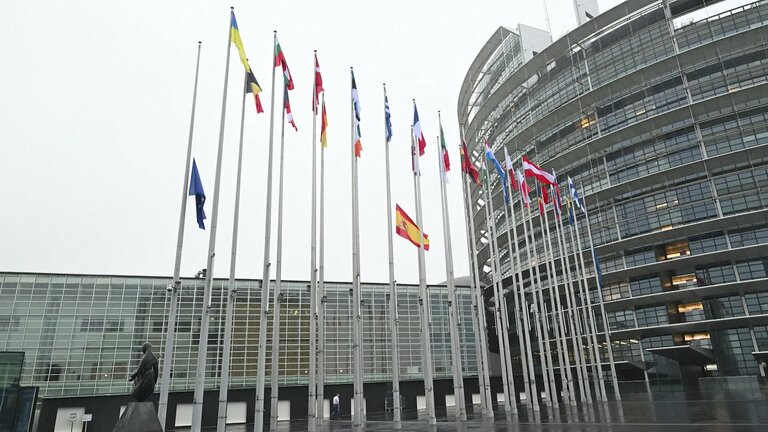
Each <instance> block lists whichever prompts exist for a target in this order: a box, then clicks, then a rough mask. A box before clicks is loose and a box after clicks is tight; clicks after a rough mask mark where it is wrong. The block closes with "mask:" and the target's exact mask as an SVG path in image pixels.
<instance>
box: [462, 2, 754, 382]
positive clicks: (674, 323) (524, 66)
mask: <svg viewBox="0 0 768 432" xmlns="http://www.w3.org/2000/svg"><path fill="white" fill-rule="evenodd" d="M580 18H581V17H580ZM528 33H530V32H526V29H524V28H522V27H521V28H518V29H509V28H506V27H500V28H499V29H498V30H497V31H496V32H494V33H493V35H492V37H491V38H490V39H489V40H488V42H487V43H486V44H485V45H484V46H483V47H482V48H481V50H480V52H479V54H478V55H477V57H476V58H475V59H474V61H473V62H472V64H471V66H470V68H469V71H468V72H467V74H466V77H465V79H464V82H463V84H462V87H461V91H460V95H459V100H458V120H459V123H460V124H461V125H462V127H463V128H464V131H465V137H466V142H467V144H468V146H469V150H470V153H471V156H472V158H473V159H474V160H475V162H476V163H477V164H478V165H479V164H481V163H483V160H484V159H483V142H484V139H487V140H488V141H489V142H490V144H491V147H492V149H493V151H494V153H495V154H496V157H497V158H498V159H499V160H502V161H503V159H504V149H503V147H506V148H507V150H508V152H509V153H510V155H511V156H512V159H513V160H514V161H515V166H516V168H519V166H520V163H519V161H520V158H521V156H522V155H526V156H527V157H528V158H529V159H530V160H532V161H534V162H535V163H536V164H538V165H539V166H541V167H543V168H545V169H548V170H555V171H556V173H557V174H558V178H559V182H560V185H561V189H562V190H563V191H564V193H566V192H567V190H568V189H567V185H566V176H570V177H571V178H573V180H574V182H575V184H576V186H577V187H578V188H579V190H580V193H581V195H582V197H583V199H584V201H585V202H586V204H587V206H588V207H589V222H590V225H591V233H592V238H593V239H594V244H595V250H596V253H597V255H598V256H599V263H600V264H601V266H602V282H603V283H602V292H601V293H600V292H598V289H597V286H596V282H595V278H594V274H595V271H594V265H593V264H592V261H593V260H592V259H591V254H590V253H589V242H588V241H587V229H586V228H587V226H586V224H585V223H583V222H582V224H581V226H580V230H581V239H582V243H581V245H580V249H581V250H582V251H585V252H586V253H585V254H584V256H585V259H586V260H587V263H586V264H587V272H588V273H589V274H590V276H593V277H591V278H590V280H589V285H590V299H591V301H592V303H593V305H594V306H593V307H594V310H595V318H596V319H595V321H596V324H597V327H598V332H599V334H598V339H599V341H600V352H601V356H602V359H601V362H602V366H603V368H604V369H605V370H606V371H607V370H608V369H607V362H608V355H607V351H608V350H607V349H606V348H607V344H606V343H605V341H606V338H605V336H606V334H605V323H604V322H603V319H602V313H601V310H600V307H599V303H600V301H604V307H605V311H606V316H607V321H608V323H607V324H608V328H609V329H610V334H609V335H610V339H611V342H612V347H613V354H614V355H615V360H616V365H617V366H616V368H617V375H618V379H619V381H620V382H621V384H622V387H623V388H625V389H631V388H633V387H638V388H640V389H644V388H645V386H646V383H647V386H648V387H650V388H651V389H655V390H659V389H663V388H697V387H698V388H702V387H706V386H708V385H710V384H711V383H713V382H718V383H722V382H723V381H726V382H728V383H730V384H733V383H736V382H739V383H741V384H744V385H757V383H758V382H759V381H761V378H760V377H762V380H764V377H765V368H764V364H761V363H760V362H759V361H758V358H760V357H761V352H764V351H768V327H767V326H766V325H767V324H768V122H767V120H768V45H767V44H766V41H768V2H766V1H757V2H732V1H723V2H704V1H701V0H664V1H658V0H629V1H626V2H624V3H621V4H619V5H617V6H615V7H614V8H612V9H610V10H608V11H606V12H604V13H602V14H600V15H597V16H594V17H593V18H591V19H588V20H584V22H583V24H581V25H580V26H578V27H577V28H575V29H573V30H572V31H570V32H568V33H566V34H565V35H563V36H562V37H560V38H558V39H557V40H556V41H554V42H551V43H547V44H546V46H541V44H540V43H533V44H532V43H531V39H530V38H529V37H526V36H527V34H528ZM491 189H492V196H493V205H494V206H495V214H494V215H493V218H492V219H491V222H492V223H493V224H494V225H495V227H496V229H497V231H498V233H497V241H498V243H499V247H500V249H501V253H500V256H501V269H502V273H503V277H504V282H503V283H504V287H505V289H507V290H511V289H512V288H513V286H517V285H516V284H513V279H514V274H515V269H514V266H513V264H514V260H513V259H512V258H514V257H515V253H514V248H511V247H510V245H509V243H508V241H507V236H506V232H507V229H508V227H507V224H506V222H505V218H504V215H503V208H504V204H503V199H502V186H501V183H500V182H499V178H498V177H497V176H496V175H495V174H494V175H492V177H491ZM470 202H471V206H470V207H471V210H472V212H473V214H474V220H475V226H474V227H473V229H474V231H475V233H476V235H477V245H476V246H477V248H478V260H479V264H480V268H481V269H483V271H481V273H482V274H481V278H482V280H483V281H484V282H483V283H485V284H490V282H491V274H490V269H491V264H492V263H491V262H490V244H491V243H490V242H489V234H488V230H487V228H486V216H485V206H486V205H487V204H488V203H487V202H486V200H485V199H483V197H482V195H481V190H480V189H479V188H474V187H473V188H471V198H470ZM515 206H516V207H515V210H514V211H515V212H516V216H517V217H516V220H517V225H516V226H515V228H516V229H517V230H518V231H519V233H520V235H521V236H522V235H523V228H522V221H523V220H524V215H523V213H521V208H520V207H521V206H520V204H519V203H517V202H516V203H515ZM531 210H532V212H533V218H534V219H535V220H534V222H533V225H534V226H535V235H536V239H538V240H537V241H538V243H537V248H538V249H537V250H538V251H539V255H538V256H541V255H540V254H541V251H542V247H543V245H542V243H541V239H542V235H541V227H542V224H541V223H540V222H539V217H538V213H539V211H538V209H536V206H535V205H534V206H532V209H531ZM550 217H551V213H550ZM582 218H583V217H582ZM582 221H583V219H582ZM549 223H550V225H551V229H552V231H553V232H555V224H554V222H553V219H550V221H549ZM519 246H520V251H521V256H520V260H521V262H526V260H525V259H524V258H525V257H524V256H523V255H522V251H523V250H524V249H523V247H524V244H523V243H522V240H520V244H519ZM554 250H555V256H559V254H560V252H559V248H558V246H557V244H555V245H554ZM535 265H539V266H540V267H541V271H542V274H543V275H544V276H546V273H547V272H546V268H545V266H544V263H542V262H538V263H536V264H535ZM556 268H557V267H556ZM522 277H523V279H524V280H523V283H524V284H526V286H529V284H530V282H531V281H530V279H531V278H530V275H529V273H528V271H524V272H523V275H522ZM560 281H561V282H560V283H561V285H562V283H563V282H562V279H560ZM544 284H545V287H550V286H551V278H546V277H545V278H544ZM559 288H560V289H563V288H562V287H559ZM508 295H509V294H508ZM528 295H529V296H530V294H528ZM581 301H583V299H582V300H581ZM508 302H509V303H510V310H512V309H511V307H512V306H511V302H512V300H510V299H508ZM563 304H565V299H563ZM547 305H548V307H549V309H548V310H550V311H551V310H552V309H553V308H555V305H554V302H552V298H549V299H548V300H547ZM517 340H518V339H517V337H515V336H514V334H513V335H510V341H511V343H512V345H513V346H514V345H516V344H517ZM569 349H570V350H573V347H572V346H571V347H569ZM763 354H764V353H763ZM571 355H572V353H571ZM763 358H764V357H763ZM555 364H556V365H557V364H558V363H557V361H555ZM514 367H515V372H516V373H521V365H520V364H519V363H517V364H515V366H514ZM723 377H739V378H728V379H725V378H723ZM517 382H518V383H519V382H520V381H517ZM631 382H636V383H637V384H638V385H637V386H632V385H630V383H631Z"/></svg>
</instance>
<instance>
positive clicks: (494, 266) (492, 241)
mask: <svg viewBox="0 0 768 432" xmlns="http://www.w3.org/2000/svg"><path fill="white" fill-rule="evenodd" d="M485 162H486V166H485V179H484V181H483V190H484V192H485V202H486V205H485V206H484V207H485V222H486V227H487V235H488V237H489V239H488V240H489V241H488V247H489V250H490V251H491V253H490V254H489V260H490V261H491V275H492V280H493V301H494V305H493V312H494V314H493V315H494V318H496V336H497V339H498V343H499V361H500V365H501V379H502V388H503V390H504V410H505V411H511V410H512V407H511V405H510V401H512V400H514V393H513V392H514V389H513V388H510V386H509V378H508V376H507V375H508V373H509V368H507V362H508V359H509V349H508V345H509V338H508V335H507V333H506V332H505V329H504V324H503V322H502V318H501V315H502V313H503V312H502V309H501V305H502V303H503V302H506V299H505V298H504V291H503V287H502V286H501V266H500V264H499V248H498V245H497V244H496V236H497V234H496V224H495V223H494V221H493V215H494V209H493V201H492V199H493V198H492V196H491V190H490V189H491V185H490V181H489V180H488V179H489V177H490V174H489V173H488V167H487V164H488V158H487V157H486V159H485Z"/></svg>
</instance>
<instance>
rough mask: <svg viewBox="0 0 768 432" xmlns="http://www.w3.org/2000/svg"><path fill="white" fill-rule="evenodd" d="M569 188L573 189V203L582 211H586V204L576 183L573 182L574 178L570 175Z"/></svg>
mask: <svg viewBox="0 0 768 432" xmlns="http://www.w3.org/2000/svg"><path fill="white" fill-rule="evenodd" d="M568 189H570V190H571V197H572V198H573V203H574V204H576V207H578V208H580V209H581V211H583V212H584V213H586V212H587V211H586V210H585V209H584V206H583V205H582V204H581V198H579V193H578V192H577V191H576V185H574V184H573V180H572V179H571V177H570V176H568Z"/></svg>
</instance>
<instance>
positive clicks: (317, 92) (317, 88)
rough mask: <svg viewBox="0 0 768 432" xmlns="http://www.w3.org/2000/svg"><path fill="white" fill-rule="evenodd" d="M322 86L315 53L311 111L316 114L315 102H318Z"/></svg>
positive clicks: (321, 77)
mask: <svg viewBox="0 0 768 432" xmlns="http://www.w3.org/2000/svg"><path fill="white" fill-rule="evenodd" d="M323 90H325V89H324V88H323V76H322V75H320V63H318V62H317V53H315V92H314V95H315V96H314V97H313V98H312V112H314V113H315V114H317V104H318V103H319V102H320V92H321V91H323Z"/></svg>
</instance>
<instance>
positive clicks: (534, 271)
mask: <svg viewBox="0 0 768 432" xmlns="http://www.w3.org/2000/svg"><path fill="white" fill-rule="evenodd" d="M526 213H527V216H528V217H527V218H526V217H525V216H523V227H524V229H525V251H526V257H527V259H528V269H529V276H530V280H531V300H532V306H533V308H534V310H535V313H536V316H535V317H534V323H533V325H534V331H535V332H536V339H538V345H539V363H540V367H541V380H542V382H543V386H544V393H545V394H546V395H547V403H549V404H551V399H552V398H551V397H550V395H551V393H550V391H549V381H548V379H547V362H546V360H545V358H544V334H543V333H544V332H543V326H542V324H543V322H542V319H541V315H542V311H541V309H543V308H540V307H539V306H538V304H540V302H539V299H538V295H537V289H536V285H538V286H541V279H540V278H539V271H538V265H539V262H538V260H536V262H535V263H534V257H533V254H532V253H531V246H533V247H534V253H535V248H536V242H535V236H534V234H533V224H532V223H531V220H532V217H531V207H530V204H529V205H528V206H527V207H526ZM529 223H530V231H531V234H530V236H531V240H530V241H529V237H528V230H529ZM534 277H535V282H534ZM526 313H530V311H527V312H526ZM536 398H537V399H538V398H539V395H538V394H537V395H536Z"/></svg>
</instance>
